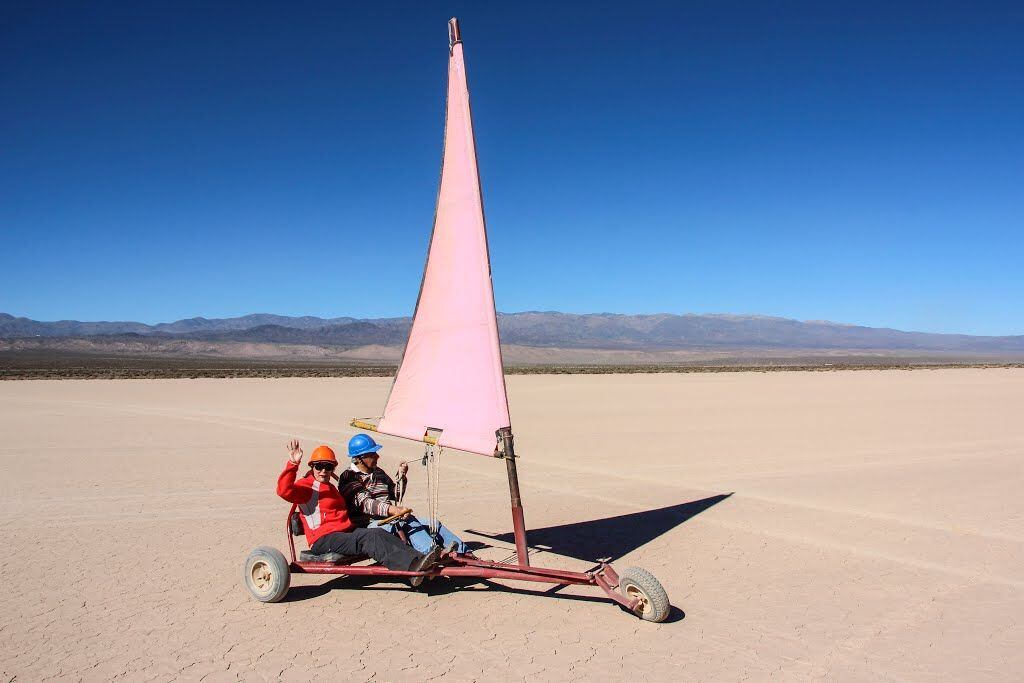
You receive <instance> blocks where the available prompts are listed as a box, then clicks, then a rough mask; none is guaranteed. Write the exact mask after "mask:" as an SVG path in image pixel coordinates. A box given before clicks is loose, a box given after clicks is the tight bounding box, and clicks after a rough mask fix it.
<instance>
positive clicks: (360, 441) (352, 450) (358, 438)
mask: <svg viewBox="0 0 1024 683" xmlns="http://www.w3.org/2000/svg"><path fill="white" fill-rule="evenodd" d="M381 448H383V446H380V445H379V444H378V443H377V442H376V441H374V440H373V439H371V438H370V437H369V436H367V435H366V434H356V435H355V436H353V437H352V438H351V439H349V440H348V457H350V458H358V457H359V456H360V455H366V454H367V453H376V452H377V451H379V450H380V449H381Z"/></svg>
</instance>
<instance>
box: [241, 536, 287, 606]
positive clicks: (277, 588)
mask: <svg viewBox="0 0 1024 683" xmlns="http://www.w3.org/2000/svg"><path fill="white" fill-rule="evenodd" d="M243 578H244V579H245V587H246V588H248V589H249V592H250V593H252V597H254V598H256V599H257V600H259V601H260V602H279V601H280V600H281V599H283V598H284V596H285V595H286V594H287V593H288V587H289V586H290V585H291V582H292V574H291V571H290V570H289V568H288V561H287V560H285V559H284V555H282V554H281V551H280V550H278V549H277V548H271V547H269V546H265V545H263V546H260V547H259V548H256V549H255V550H253V551H252V552H251V553H249V557H247V558H246V559H245V571H244V573H243Z"/></svg>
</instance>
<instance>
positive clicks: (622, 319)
mask: <svg viewBox="0 0 1024 683" xmlns="http://www.w3.org/2000/svg"><path fill="white" fill-rule="evenodd" d="M410 324H411V319H410V318H377V319H357V318H348V317H343V318H317V317H313V316H303V317H289V316H281V315H271V314H263V313H260V314H253V315H246V316H242V317H239V318H214V319H208V318H189V319H187V320H178V321H176V322H172V323H160V324H157V325H146V324H144V323H137V322H80V321H77V320H60V321H56V322H40V321H36V320H30V319H28V318H16V317H14V316H11V315H8V314H5V313H0V339H5V340H15V339H21V340H24V339H35V340H37V341H40V342H43V341H45V339H51V340H53V341H57V340H58V339H68V338H74V339H89V340H91V341H94V342H115V341H119V342H133V343H134V342H141V343H145V342H146V341H147V340H151V341H153V342H156V341H161V342H166V341H169V340H194V341H202V342H210V343H216V342H247V343H250V344H263V343H266V344H283V345H306V346H310V345H312V346H329V347H341V348H356V347H361V346H368V345H376V346H385V347H391V346H400V345H402V344H403V343H404V342H405V338H406V336H407V335H408V332H409V326H410ZM498 325H499V328H500V331H501V340H502V343H503V344H507V345H517V346H522V347H538V348H563V349H618V350H644V351H663V350H686V349H722V350H726V349H823V350H827V349H848V350H866V351H867V350H870V351H890V350H891V351H929V352H932V351H934V352H948V353H980V354H1007V353H1008V354H1022V353H1024V335H1017V336H1004V337H988V336H972V335H964V334H931V333H926V332H904V331H900V330H893V329H888V328H874V327H862V326H857V325H845V324H840V323H832V322H824V321H799V320H791V319H788V318H777V317H770V316H760V315H724V314H713V315H696V314H686V315H673V314H667V313H666V314H658V315H620V314H611V313H594V314H585V315H576V314H567V313H557V312H534V311H531V312H525V313H508V314H499V316H498ZM41 338H42V339H41ZM7 346H8V348H11V346H10V344H8V345H7Z"/></svg>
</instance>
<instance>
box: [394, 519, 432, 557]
mask: <svg viewBox="0 0 1024 683" xmlns="http://www.w3.org/2000/svg"><path fill="white" fill-rule="evenodd" d="M401 525H402V531H404V532H405V537H406V538H408V539H409V545H411V546H412V547H413V548H415V549H416V550H418V551H419V552H421V553H423V554H426V553H429V552H430V550H431V548H433V547H434V546H435V545H437V543H436V542H435V541H434V537H433V536H431V534H430V528H429V527H427V525H426V524H424V523H423V522H421V521H420V520H418V519H416V518H415V517H414V516H412V515H409V517H407V518H406V519H404V520H402V522H401Z"/></svg>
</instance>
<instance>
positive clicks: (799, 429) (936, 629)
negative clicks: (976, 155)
mask: <svg viewBox="0 0 1024 683" xmlns="http://www.w3.org/2000/svg"><path fill="white" fill-rule="evenodd" d="M388 386H389V380H387V379H376V378H351V379H349V378H346V379H273V380H256V379H253V380H152V381H150V380H127V381H56V382H48V381H47V382H42V381H40V382H2V383H0V435H2V440H0V541H2V549H3V554H2V556H0V557H2V559H0V581H2V590H0V643H2V648H0V683H7V682H8V681H12V680H15V681H17V682H18V683H21V682H23V681H43V680H50V679H63V680H79V679H84V680H130V681H144V680H168V681H170V680H200V679H202V680H207V681H222V680H257V681H258V680H298V681H306V680H339V681H340V680H345V681H348V680H369V679H374V680H382V681H423V680H428V679H432V678H437V677H442V676H447V677H448V678H449V679H450V680H473V679H488V680H520V679H530V680H570V679H587V680H598V681H603V680H625V679H629V680H740V679H753V680H767V679H772V678H774V679H782V680H804V679H808V678H819V677H825V678H829V679H834V680H842V681H857V680H970V681H978V680H1021V678H1024V637H1022V635H1024V630H1022V628H1021V626H1020V620H1021V614H1024V552H1022V551H1024V515H1022V513H1024V495H1022V494H1021V489H1022V484H1024V477H1022V474H1024V466H1022V462H1024V371H1021V370H919V371H865V372H817V373H807V372H799V373H797V372H792V373H788V372H780V373H736V374H682V375H667V374H666V375H604V376H514V377H510V378H509V380H508V386H509V396H510V401H511V406H512V420H513V427H514V429H515V432H516V446H517V451H518V453H519V454H520V455H521V460H520V476H521V481H522V487H523V497H524V503H525V506H526V520H527V524H528V525H529V526H530V527H531V528H533V529H537V530H538V531H536V532H535V534H534V537H533V540H534V542H535V543H537V544H538V545H542V546H545V547H544V548H538V549H537V550H536V551H535V552H534V554H533V555H532V558H533V562H534V563H535V564H545V565H549V566H556V567H571V568H574V569H580V570H583V569H588V568H590V567H591V566H593V561H594V560H595V559H597V558H600V557H606V556H612V557H613V558H614V564H615V566H616V567H618V568H619V569H620V570H621V569H622V568H625V567H627V566H631V565H639V566H643V567H646V568H647V569H649V570H650V571H652V572H653V573H654V574H655V575H656V576H658V577H659V578H660V579H661V581H662V583H663V584H664V585H665V587H666V589H667V590H668V593H669V596H670V597H671V599H672V602H673V605H674V606H675V609H674V611H673V614H672V616H671V618H670V620H669V622H667V623H664V624H650V623H646V622H642V621H639V620H637V619H635V618H634V617H632V616H630V615H628V614H626V613H624V612H623V611H622V610H620V609H619V608H617V607H615V606H614V605H612V604H611V603H609V602H608V601H606V600H605V599H603V596H602V594H601V593H600V592H599V591H596V590H583V589H571V590H570V589H565V590H561V591H557V592H550V593H545V590H547V589H546V587H545V586H543V585H539V584H508V586H509V587H508V588H502V587H501V586H500V585H498V584H497V583H492V584H490V585H489V584H476V585H468V584H461V585H448V583H446V582H442V581H436V582H433V584H434V585H431V586H430V587H429V590H427V591H423V592H416V591H413V590H411V589H409V588H407V587H404V586H402V585H400V584H392V583H377V584H373V585H368V584H367V583H366V582H358V581H355V580H353V579H337V578H335V579H331V578H330V577H326V578H317V577H305V576H297V577H295V579H294V581H293V584H292V590H291V592H290V593H289V596H288V600H287V601H286V602H283V603H280V604H269V605H268V604H261V603H258V602H256V601H255V600H253V599H252V598H250V596H249V594H248V593H247V592H246V590H245V588H244V586H243V583H242V576H241V575H242V563H243V561H244V559H245V557H246V555H247V554H248V552H249V550H250V549H251V548H253V547H254V546H257V545H265V544H270V545H275V546H277V547H279V548H282V549H283V548H284V542H285V536H284V530H283V526H284V515H285V512H286V511H287V504H285V503H284V502H283V501H281V500H279V499H277V498H276V496H275V495H274V492H273V487H274V483H275V480H276V477H277V475H278V473H279V471H280V469H281V467H282V465H283V464H284V460H285V452H284V443H285V441H286V440H287V439H288V437H291V436H295V437H298V438H300V439H301V440H302V442H303V445H304V446H305V449H306V453H307V454H308V453H309V452H310V451H311V450H312V447H313V446H315V445H316V444H317V443H320V442H326V443H329V444H331V445H333V446H335V447H337V448H342V447H343V444H344V442H345V441H346V440H347V439H348V437H349V436H351V435H352V433H353V431H352V430H351V429H350V428H349V427H348V426H347V423H348V418H350V417H352V416H368V415H374V414H376V413H377V412H378V411H379V410H380V408H381V406H382V404H383V400H384V396H385V394H386V392H387V388H388ZM384 442H385V443H386V447H385V450H384V454H385V457H384V458H383V464H384V465H385V466H386V467H387V468H388V469H393V466H394V465H395V463H397V461H398V460H399V459H405V458H410V457H416V456H417V455H418V454H419V453H420V452H421V451H420V448H419V447H418V446H417V445H416V444H412V443H403V442H400V441H399V440H396V439H390V438H385V439H384ZM441 467H442V472H441V480H442V481H441V484H442V490H441V510H442V516H443V518H444V520H445V521H446V523H447V524H448V525H449V526H450V527H451V528H452V529H454V530H456V531H457V532H459V533H462V534H463V536H464V537H465V539H466V540H468V541H475V542H478V543H487V544H489V545H490V546H491V547H489V548H485V549H482V550H480V551H479V552H480V554H482V555H484V556H486V557H492V558H504V557H507V556H509V555H510V554H511V547H512V546H511V544H510V543H509V542H507V541H505V540H495V539H493V538H492V537H493V536H496V535H501V534H505V533H507V532H508V530H509V528H510V521H509V514H508V489H507V484H506V481H505V473H504V467H503V465H502V463H501V462H500V461H494V460H491V459H488V458H483V457H480V456H475V455H468V454H461V453H456V452H445V455H444V457H443V461H442V466H441ZM411 476H412V492H411V494H410V495H411V497H412V498H411V503H412V505H413V506H414V507H417V508H420V509H425V505H426V495H425V473H424V471H423V468H421V467H419V466H418V465H414V466H413V468H412V470H411ZM730 493H731V494H732V495H731V496H729V497H722V496H723V495H724V494H730ZM591 520H606V521H604V522H595V523H593V524H581V523H584V522H588V521H591ZM574 525H575V526H574ZM469 530H471V531H469ZM504 538H505V537H502V539H504Z"/></svg>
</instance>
